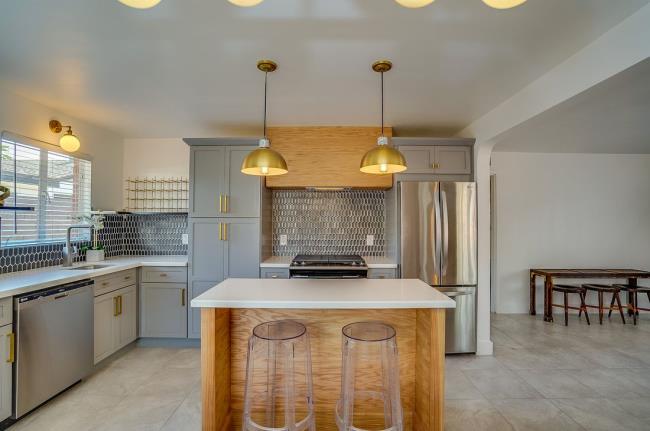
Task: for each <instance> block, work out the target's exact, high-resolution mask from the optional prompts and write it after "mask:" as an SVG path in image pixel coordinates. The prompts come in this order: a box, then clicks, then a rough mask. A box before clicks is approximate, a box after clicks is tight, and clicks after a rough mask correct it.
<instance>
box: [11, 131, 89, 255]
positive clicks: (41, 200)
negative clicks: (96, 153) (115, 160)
mask: <svg viewBox="0 0 650 431" xmlns="http://www.w3.org/2000/svg"><path fill="white" fill-rule="evenodd" d="M0 144H1V153H0V154H1V159H0V181H1V182H2V184H3V185H5V186H8V187H9V189H10V190H11V193H12V194H11V196H10V197H9V199H7V200H6V201H5V205H7V206H32V207H34V208H35V210H34V211H11V210H3V209H2V208H1V207H0V229H1V235H2V236H1V238H2V245H3V246H11V245H21V244H37V243H44V242H56V241H61V240H64V239H65V234H66V229H67V227H68V226H69V225H71V224H74V223H75V218H76V217H77V216H78V215H81V214H88V213H90V186H91V169H92V162H90V161H89V160H85V159H81V158H77V157H73V156H71V155H68V154H64V153H62V152H60V151H56V147H54V146H51V147H52V149H50V148H48V147H49V146H50V145H48V144H43V143H39V142H37V141H33V140H31V139H29V138H21V137H19V136H16V135H12V134H3V135H2V139H1V140H0ZM74 233H75V235H76V236H75V239H76V240H82V239H87V238H88V235H89V234H88V232H87V231H85V230H81V231H75V232H74Z"/></svg>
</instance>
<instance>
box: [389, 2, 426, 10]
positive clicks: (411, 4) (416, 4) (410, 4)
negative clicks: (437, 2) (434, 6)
mask: <svg viewBox="0 0 650 431" xmlns="http://www.w3.org/2000/svg"><path fill="white" fill-rule="evenodd" d="M395 1H396V2H397V3H399V4H400V5H402V6H404V7H408V8H411V9H415V8H418V7H424V6H428V5H430V4H431V3H433V0H395Z"/></svg>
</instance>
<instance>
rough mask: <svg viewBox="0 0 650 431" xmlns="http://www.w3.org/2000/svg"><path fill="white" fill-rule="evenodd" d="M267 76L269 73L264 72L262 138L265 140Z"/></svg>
mask: <svg viewBox="0 0 650 431" xmlns="http://www.w3.org/2000/svg"><path fill="white" fill-rule="evenodd" d="M268 76H269V73H268V72H264V138H266V88H267V78H268Z"/></svg>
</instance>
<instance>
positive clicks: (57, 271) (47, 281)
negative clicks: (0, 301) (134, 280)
mask: <svg viewBox="0 0 650 431" xmlns="http://www.w3.org/2000/svg"><path fill="white" fill-rule="evenodd" d="M95 264H96V265H110V266H109V267H106V268H100V269H91V270H74V271H73V270H70V269H67V268H64V267H62V266H50V267H47V268H39V269H32V270H29V271H20V272H12V273H9V274H2V275H0V298H6V297H8V296H14V295H20V294H22V293H28V292H32V291H36V290H39V289H45V288H48V287H52V286H56V285H59V284H64V283H70V282H72V281H77V280H83V279H85V278H94V277H98V276H100V275H106V274H111V273H113V272H118V271H124V270H126V269H131V268H138V267H141V266H187V256H123V257H116V258H111V259H106V260H105V261H103V262H97V263H95ZM84 265H91V263H87V262H79V263H76V264H75V265H74V267H77V266H84Z"/></svg>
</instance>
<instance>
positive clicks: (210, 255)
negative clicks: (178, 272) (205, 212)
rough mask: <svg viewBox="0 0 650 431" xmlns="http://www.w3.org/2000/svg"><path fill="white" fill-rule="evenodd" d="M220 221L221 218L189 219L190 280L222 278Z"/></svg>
mask: <svg viewBox="0 0 650 431" xmlns="http://www.w3.org/2000/svg"><path fill="white" fill-rule="evenodd" d="M222 223H223V221H222V220H221V219H191V220H190V226H189V228H190V229H189V230H190V248H189V256H188V258H189V262H190V265H189V272H190V274H189V277H190V280H195V279H200V280H217V281H221V280H223V278H224V265H223V264H224V262H223V261H224V259H223V250H224V241H223V240H222V239H221V238H222V232H221V228H222Z"/></svg>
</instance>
